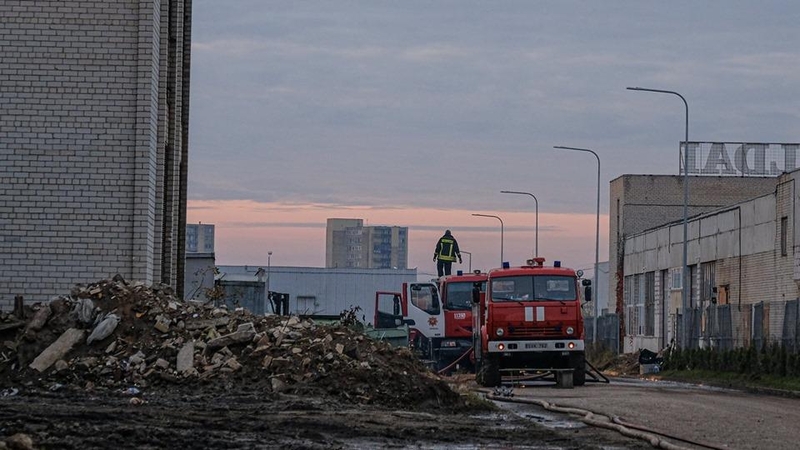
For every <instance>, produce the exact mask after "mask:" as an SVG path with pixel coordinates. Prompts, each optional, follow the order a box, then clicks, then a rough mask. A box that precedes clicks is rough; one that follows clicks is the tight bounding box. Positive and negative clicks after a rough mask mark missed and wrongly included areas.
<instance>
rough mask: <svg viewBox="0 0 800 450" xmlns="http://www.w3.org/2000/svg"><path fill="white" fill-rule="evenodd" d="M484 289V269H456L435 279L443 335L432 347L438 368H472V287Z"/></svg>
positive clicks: (448, 369) (446, 369)
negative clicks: (442, 310)
mask: <svg viewBox="0 0 800 450" xmlns="http://www.w3.org/2000/svg"><path fill="white" fill-rule="evenodd" d="M475 287H477V288H478V289H479V290H480V291H483V290H485V289H486V273H481V271H480V270H476V271H474V272H472V273H466V274H465V273H463V272H461V271H458V272H457V273H456V274H455V275H448V276H445V277H442V278H440V279H439V293H440V294H441V297H442V305H443V309H444V327H445V333H444V338H443V339H441V341H439V343H438V348H436V349H435V355H436V359H437V361H438V366H439V370H445V371H446V372H449V371H450V370H453V369H456V368H463V369H467V370H468V371H470V372H472V371H474V368H475V367H474V366H475V361H474V359H475V358H474V357H473V355H472V326H473V320H472V291H473V289H474V288H475Z"/></svg>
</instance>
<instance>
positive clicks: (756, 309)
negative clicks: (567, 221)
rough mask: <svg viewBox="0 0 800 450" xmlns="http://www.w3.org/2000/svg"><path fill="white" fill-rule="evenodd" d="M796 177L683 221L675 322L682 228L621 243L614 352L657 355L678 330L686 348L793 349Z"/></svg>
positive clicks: (797, 272)
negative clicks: (685, 282)
mask: <svg viewBox="0 0 800 450" xmlns="http://www.w3.org/2000/svg"><path fill="white" fill-rule="evenodd" d="M798 178H800V171H798V170H794V171H792V172H789V173H784V174H782V175H780V176H779V177H776V178H772V179H762V180H769V181H768V182H772V183H773V184H774V188H773V189H772V190H771V192H769V193H767V194H766V195H761V196H758V197H755V198H752V199H750V200H747V201H742V202H737V203H734V204H730V205H726V206H724V207H721V208H716V209H715V210H713V211H710V212H706V213H704V214H700V215H695V216H694V217H691V219H690V221H689V223H688V241H687V243H688V247H687V259H688V265H689V268H690V272H689V274H690V276H689V279H690V286H689V292H690V295H689V303H688V305H687V306H688V309H687V312H686V313H685V314H686V317H685V318H684V317H681V316H682V314H683V313H681V302H682V301H681V292H682V275H681V266H682V256H683V221H682V220H676V221H673V222H672V223H668V224H666V225H663V226H659V227H656V228H652V229H649V230H645V231H641V232H639V233H631V234H630V235H626V236H624V240H623V241H622V242H624V254H623V258H622V260H623V264H624V266H623V270H622V273H623V282H622V291H623V305H622V312H623V314H624V317H625V321H624V325H623V328H624V330H623V331H624V338H623V343H624V350H623V351H624V352H632V351H637V350H638V349H641V348H647V349H649V350H652V351H658V350H659V349H661V348H664V347H666V346H667V345H669V344H670V343H671V342H672V340H673V339H674V338H676V336H679V335H681V333H682V331H683V330H682V329H681V327H684V326H685V327H687V336H688V346H689V347H690V348H698V347H699V348H705V347H715V348H723V349H729V348H734V347H742V346H749V345H751V344H752V345H756V346H758V347H760V346H761V345H763V344H765V343H778V344H784V345H786V346H787V347H788V348H791V349H795V350H796V349H797V348H798V334H799V333H798V332H799V331H800V321H798V297H800V290H799V289H798V284H800V265H798V261H800V249H798V248H797V246H796V245H797V244H796V243H798V242H800V236H798V231H797V228H796V227H795V224H796V223H797V220H798V208H797V207H796V206H797V204H798V200H800V198H799V197H798V192H797V189H796V186H797V181H798ZM751 180H753V179H751ZM773 180H774V181H773ZM694 182H695V179H692V183H693V184H692V186H695V184H694ZM693 192H694V191H693Z"/></svg>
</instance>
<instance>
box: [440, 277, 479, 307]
mask: <svg viewBox="0 0 800 450" xmlns="http://www.w3.org/2000/svg"><path fill="white" fill-rule="evenodd" d="M472 285H473V283H472V282H471V281H465V282H463V283H449V284H448V285H447V301H446V304H445V308H446V309H452V310H466V311H469V310H470V309H472Z"/></svg>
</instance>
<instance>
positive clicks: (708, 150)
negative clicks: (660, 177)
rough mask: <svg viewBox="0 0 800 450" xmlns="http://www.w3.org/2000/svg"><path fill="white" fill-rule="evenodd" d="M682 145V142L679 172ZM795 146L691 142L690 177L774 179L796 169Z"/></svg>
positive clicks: (796, 144) (799, 145)
mask: <svg viewBox="0 0 800 450" xmlns="http://www.w3.org/2000/svg"><path fill="white" fill-rule="evenodd" d="M684 147H685V146H684V143H683V142H681V145H680V150H681V154H680V155H681V157H680V164H679V169H680V173H681V174H682V173H683V151H684ZM798 149H800V144H798V143H783V144H779V143H746V142H692V141H689V154H688V156H689V174H690V175H712V176H735V177H774V176H778V175H780V174H781V173H783V172H790V171H792V170H794V169H796V168H797V167H798V166H800V164H798V160H797V156H798Z"/></svg>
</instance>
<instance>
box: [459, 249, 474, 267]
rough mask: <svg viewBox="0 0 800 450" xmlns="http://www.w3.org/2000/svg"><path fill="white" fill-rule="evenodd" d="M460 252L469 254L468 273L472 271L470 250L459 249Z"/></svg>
mask: <svg viewBox="0 0 800 450" xmlns="http://www.w3.org/2000/svg"><path fill="white" fill-rule="evenodd" d="M461 253H466V254H467V255H469V273H472V252H468V251H466V250H461Z"/></svg>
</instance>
